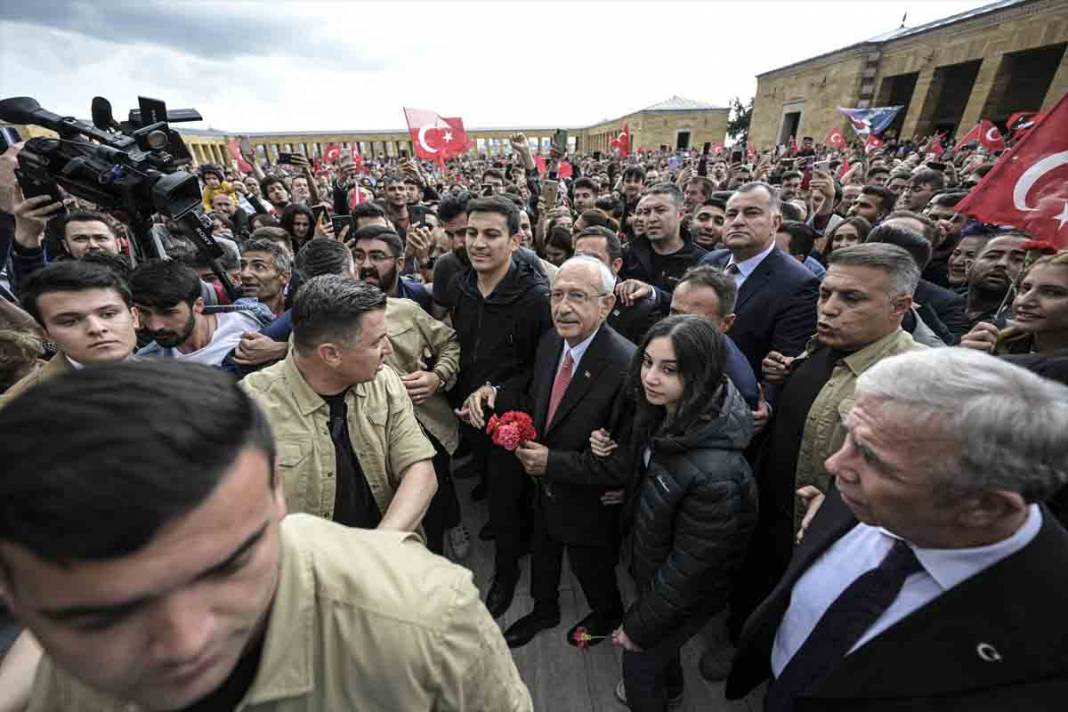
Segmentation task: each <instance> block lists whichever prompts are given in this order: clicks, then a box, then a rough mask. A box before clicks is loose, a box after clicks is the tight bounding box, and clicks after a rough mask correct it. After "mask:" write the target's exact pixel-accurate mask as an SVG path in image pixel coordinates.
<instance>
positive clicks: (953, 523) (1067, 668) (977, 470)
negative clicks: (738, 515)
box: [725, 349, 1068, 712]
mask: <svg viewBox="0 0 1068 712" xmlns="http://www.w3.org/2000/svg"><path fill="white" fill-rule="evenodd" d="M845 427H846V429H847V431H848V435H847V437H846V440H845V444H844V445H843V446H842V448H841V449H840V450H839V451H838V452H837V453H835V454H834V455H833V456H831V457H830V458H829V459H828V460H827V470H828V471H829V472H830V473H831V474H832V475H833V476H834V477H835V481H836V488H834V489H831V490H830V491H829V493H828V495H827V498H826V501H824V503H823V505H822V507H820V509H819V511H818V513H817V514H816V516H815V517H814V518H813V519H812V522H811V524H810V525H809V526H808V529H807V532H805V533H804V536H803V538H802V541H801V544H800V546H799V547H798V548H797V550H796V551H795V553H794V558H793V561H792V562H791V563H790V567H789V568H788V569H787V571H786V574H785V575H784V577H783V579H782V581H780V583H779V585H778V587H777V588H776V589H775V591H773V592H772V594H771V596H769V597H768V599H767V600H765V601H764V603H763V604H762V605H761V606H760V608H758V609H757V610H756V612H755V613H754V614H753V615H752V617H750V619H749V621H748V622H747V623H746V625H745V629H744V630H743V632H742V636H741V640H740V641H739V646H738V654H737V656H736V658H735V661H734V665H733V668H732V670H731V673H730V676H729V678H728V680H727V686H726V690H725V692H726V695H727V697H728V698H737V697H740V696H742V695H745V694H746V693H747V692H748V691H749V690H751V689H753V688H754V687H755V686H756V685H758V684H759V683H760V682H762V681H763V680H765V679H767V678H769V677H771V678H772V683H771V686H770V687H769V690H768V698H767V701H766V705H765V709H766V710H769V711H771V712H783V711H786V710H811V711H819V710H847V709H848V710H856V709H863V710H867V711H869V712H881V711H890V710H939V711H940V712H942V711H944V710H961V711H964V710H967V711H968V712H984V711H986V710H989V711H990V712H994V711H995V710H998V711H1000V710H1007V709H1028V710H1053V709H1063V707H1064V700H1065V699H1068V625H1066V624H1065V622H1064V617H1063V608H1064V591H1065V590H1068V532H1065V530H1064V529H1063V528H1062V527H1061V526H1060V525H1059V524H1058V523H1057V522H1056V520H1055V519H1054V518H1053V517H1052V516H1051V515H1050V513H1049V511H1048V510H1046V509H1045V507H1044V506H1043V505H1041V504H1039V503H1040V502H1042V501H1043V500H1044V499H1046V498H1047V497H1048V496H1049V495H1050V494H1051V493H1052V492H1054V491H1055V490H1056V489H1057V488H1058V487H1061V486H1063V485H1064V484H1065V482H1068V440H1065V438H1064V433H1065V432H1066V430H1068V388H1066V387H1064V386H1062V385H1060V384H1057V383H1054V382H1053V381H1048V380H1045V379H1042V378H1041V377H1039V376H1036V375H1034V374H1032V373H1030V372H1029V371H1025V370H1024V369H1022V368H1019V367H1017V366H1013V365H1011V364H1008V363H1006V362H1004V361H1001V360H999V359H997V358H994V357H992V356H988V355H985V354H981V353H974V352H969V351H968V350H966V349H930V350H923V351H911V352H908V353H905V354H901V355H898V356H894V357H892V358H888V359H885V360H883V361H880V362H879V363H878V364H876V365H875V366H873V367H872V368H871V369H869V370H867V371H866V372H865V373H864V374H863V375H862V376H861V377H860V379H859V381H858V383H857V387H856V400H855V402H854V405H853V407H852V409H851V410H849V411H848V416H847V417H846V420H845Z"/></svg>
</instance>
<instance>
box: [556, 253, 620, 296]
mask: <svg viewBox="0 0 1068 712" xmlns="http://www.w3.org/2000/svg"><path fill="white" fill-rule="evenodd" d="M568 265H588V266H590V267H595V268H597V274H598V275H599V276H600V277H601V293H602V294H610V293H611V292H612V290H613V289H615V288H616V277H615V275H614V274H612V270H610V269H608V266H607V265H605V263H604V262H601V261H600V260H599V259H597V258H596V257H592V256H590V255H576V256H574V257H569V258H568V259H567V260H565V261H564V263H563V264H562V265H560V268H559V269H558V270H557V271H556V274H557V275H559V274H560V273H561V272H563V271H564V269H565V268H566V267H567V266H568ZM553 281H554V282H555V281H556V280H555V278H554V279H553Z"/></svg>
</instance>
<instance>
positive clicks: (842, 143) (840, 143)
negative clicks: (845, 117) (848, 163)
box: [825, 128, 847, 151]
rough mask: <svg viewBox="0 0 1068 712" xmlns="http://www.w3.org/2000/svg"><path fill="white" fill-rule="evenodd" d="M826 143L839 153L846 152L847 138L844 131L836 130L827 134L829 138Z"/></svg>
mask: <svg viewBox="0 0 1068 712" xmlns="http://www.w3.org/2000/svg"><path fill="white" fill-rule="evenodd" d="M825 143H826V144H827V145H828V146H833V147H834V148H837V149H838V150H839V151H844V150H845V147H846V145H847V142H846V137H845V136H844V135H843V134H842V129H838V128H834V129H831V130H830V131H828V132H827V138H826V139H825Z"/></svg>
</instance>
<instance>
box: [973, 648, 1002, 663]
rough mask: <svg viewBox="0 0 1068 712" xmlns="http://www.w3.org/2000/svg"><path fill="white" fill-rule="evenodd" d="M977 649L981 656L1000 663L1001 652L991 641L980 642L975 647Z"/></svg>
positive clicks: (985, 659) (991, 661)
mask: <svg viewBox="0 0 1068 712" xmlns="http://www.w3.org/2000/svg"><path fill="white" fill-rule="evenodd" d="M975 651H976V652H977V653H979V658H980V659H981V660H983V661H985V662H988V663H1000V662H1001V653H999V652H998V649H997V648H995V647H994V646H993V645H991V644H990V643H979V645H977V646H976V647H975Z"/></svg>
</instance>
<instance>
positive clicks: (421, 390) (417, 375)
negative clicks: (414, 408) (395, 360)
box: [401, 371, 441, 405]
mask: <svg viewBox="0 0 1068 712" xmlns="http://www.w3.org/2000/svg"><path fill="white" fill-rule="evenodd" d="M401 382H402V383H403V384H404V387H405V388H407V389H408V397H409V398H411V399H412V403H415V404H416V405H419V404H421V403H424V402H426V400H427V399H428V398H430V396H432V395H434V394H435V393H437V392H438V389H440V388H441V378H440V377H439V376H438V374H436V373H434V372H433V371H413V372H411V373H409V374H408V375H406V376H401Z"/></svg>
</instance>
